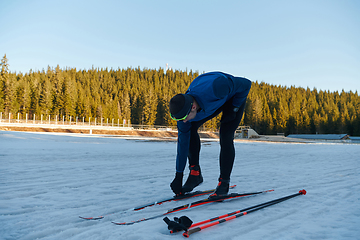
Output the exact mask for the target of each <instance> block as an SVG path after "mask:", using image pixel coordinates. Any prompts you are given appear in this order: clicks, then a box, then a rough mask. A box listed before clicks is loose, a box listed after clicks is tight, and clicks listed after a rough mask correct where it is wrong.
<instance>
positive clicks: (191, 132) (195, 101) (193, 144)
mask: <svg viewBox="0 0 360 240" xmlns="http://www.w3.org/2000/svg"><path fill="white" fill-rule="evenodd" d="M250 88H251V81H250V80H248V79H246V78H242V77H234V76H232V75H230V74H226V73H223V72H209V73H205V74H202V75H200V76H198V77H197V78H195V79H194V80H193V82H192V83H191V84H190V86H189V88H188V90H187V91H186V93H185V94H177V95H175V96H174V97H173V98H172V99H171V100H170V104H169V107H170V116H171V118H172V119H174V120H176V121H177V127H178V142H177V156H176V175H175V178H174V180H173V181H172V182H171V184H170V187H171V189H172V190H173V192H174V193H175V194H176V195H182V194H184V193H187V192H191V191H192V190H193V189H194V188H195V187H196V186H198V185H199V184H201V183H202V182H203V177H202V175H201V169H200V165H199V154H200V137H199V134H198V129H199V127H200V126H201V125H202V124H203V123H205V122H206V121H208V120H209V119H212V118H213V117H215V116H217V115H218V114H219V113H220V112H222V113H223V115H222V117H221V121H220V132H219V133H220V147H221V150H220V159H219V161H220V177H219V184H218V186H217V188H216V191H215V192H214V193H213V194H212V195H211V197H216V196H222V195H226V194H228V192H229V183H230V175H231V171H232V168H233V163H234V159H235V148H234V134H235V130H236V129H237V127H238V126H239V124H240V121H241V118H242V115H243V112H244V109H245V102H246V98H247V95H248V94H249V91H250ZM187 158H188V159H189V168H190V174H189V176H188V179H187V180H186V182H185V184H184V186H182V181H183V171H184V169H185V166H186V160H187Z"/></svg>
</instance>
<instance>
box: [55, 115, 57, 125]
mask: <svg viewBox="0 0 360 240" xmlns="http://www.w3.org/2000/svg"><path fill="white" fill-rule="evenodd" d="M55 125H57V115H55Z"/></svg>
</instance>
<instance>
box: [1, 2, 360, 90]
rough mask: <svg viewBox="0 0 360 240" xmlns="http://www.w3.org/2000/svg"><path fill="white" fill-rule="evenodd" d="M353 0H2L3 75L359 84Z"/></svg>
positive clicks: (359, 42)
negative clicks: (215, 76) (192, 75)
mask: <svg viewBox="0 0 360 240" xmlns="http://www.w3.org/2000/svg"><path fill="white" fill-rule="evenodd" d="M359 12H360V1H357V0H304V1H287V0H273V1H267V0H256V1H250V0H249V1H245V0H229V1H227V0H219V1H215V0H181V1H175V0H174V1H163V0H154V1H146V0H128V1H121V0H119V1H115V0H101V1H94V0H32V1H30V0H27V1H25V0H2V1H0V22H1V30H0V55H1V56H0V57H1V58H2V57H3V56H4V55H5V54H6V57H7V58H8V64H9V65H10V66H9V70H10V71H11V72H17V73H19V72H21V73H28V72H29V71H30V70H32V71H42V70H43V69H45V70H46V69H47V68H48V66H50V67H51V68H55V67H56V66H57V65H59V66H60V68H62V69H65V68H76V69H78V70H87V69H91V68H92V67H94V68H108V69H119V68H120V69H126V68H128V67H131V68H137V67H140V68H141V69H145V68H146V69H159V68H162V69H165V68H166V64H167V63H168V64H169V66H170V67H171V68H172V69H173V70H180V71H190V70H192V71H198V72H199V73H203V72H209V71H223V72H226V73H229V74H232V75H234V76H241V77H246V78H248V79H250V80H252V81H258V82H265V83H268V84H272V85H281V86H287V87H290V86H295V87H303V88H307V87H309V88H310V89H311V90H312V89H314V88H316V89H317V90H324V91H326V90H329V91H331V92H333V91H339V92H341V91H342V90H344V91H346V92H349V91H353V92H355V91H359V90H360V14H359Z"/></svg>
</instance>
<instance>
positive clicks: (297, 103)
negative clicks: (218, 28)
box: [0, 55, 360, 136]
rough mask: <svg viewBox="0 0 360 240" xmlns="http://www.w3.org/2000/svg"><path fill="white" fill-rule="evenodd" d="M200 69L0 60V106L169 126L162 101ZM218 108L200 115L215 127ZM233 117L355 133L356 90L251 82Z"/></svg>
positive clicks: (262, 124) (264, 125)
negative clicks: (26, 66) (16, 66)
mask: <svg viewBox="0 0 360 240" xmlns="http://www.w3.org/2000/svg"><path fill="white" fill-rule="evenodd" d="M198 75H199V73H198V72H193V71H189V72H188V71H179V70H167V71H164V69H162V68H159V69H158V70H156V69H140V67H138V68H127V69H116V70H114V69H107V68H105V69H96V68H92V69H89V70H77V69H76V68H66V69H61V68H60V67H59V66H57V67H56V68H55V69H53V68H51V67H48V68H47V70H42V71H32V70H30V71H29V72H28V73H25V74H23V73H16V72H15V73H14V72H10V71H9V64H8V59H7V58H6V55H5V56H4V57H3V58H2V60H1V73H0V112H2V113H3V114H8V113H12V114H18V113H19V114H20V115H21V116H22V117H23V118H25V115H26V114H29V115H30V116H32V115H33V114H35V115H37V116H39V115H41V114H44V115H51V116H53V117H55V116H57V117H58V119H62V118H63V117H65V118H66V119H68V118H70V117H73V119H74V118H75V117H78V118H83V117H84V118H85V119H89V117H91V118H105V119H106V118H109V119H120V120H121V121H122V119H125V120H127V121H128V120H130V121H131V123H132V124H143V125H166V126H174V125H176V122H175V121H173V120H172V119H171V118H170V115H169V109H168V102H169V100H170V98H171V97H172V96H174V95H175V94H177V93H184V92H185V91H186V90H187V88H188V86H189V85H190V83H191V81H192V80H193V79H194V78H196V77H197V76H198ZM219 124H220V116H218V117H216V118H214V119H212V120H210V121H208V122H207V123H205V127H207V128H212V129H217V128H218V127H219ZM240 125H249V126H251V127H252V128H253V129H255V130H256V131H257V132H258V133H260V134H277V133H284V134H290V133H347V134H350V135H352V136H360V96H359V95H358V92H357V91H356V92H352V91H350V92H345V91H342V92H340V93H339V92H337V91H336V92H330V91H322V90H317V89H313V90H310V89H309V88H307V89H304V88H296V87H292V86H291V87H286V86H285V87H284V86H274V85H269V84H266V83H264V82H261V83H259V82H257V81H256V82H253V84H252V87H251V90H250V93H249V96H248V100H247V102H246V108H245V114H244V118H243V120H242V121H241V123H240Z"/></svg>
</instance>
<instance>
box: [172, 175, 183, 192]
mask: <svg viewBox="0 0 360 240" xmlns="http://www.w3.org/2000/svg"><path fill="white" fill-rule="evenodd" d="M182 180H183V173H182V172H176V175H175V178H174V180H173V181H172V182H171V184H170V187H171V190H172V191H173V192H174V193H175V194H176V195H177V196H178V195H182V194H183V191H182Z"/></svg>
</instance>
